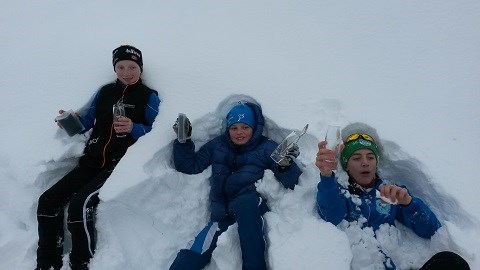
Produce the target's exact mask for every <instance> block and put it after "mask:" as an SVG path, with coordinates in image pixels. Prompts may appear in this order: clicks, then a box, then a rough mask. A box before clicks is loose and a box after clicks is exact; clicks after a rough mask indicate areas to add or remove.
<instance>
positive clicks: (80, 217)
mask: <svg viewBox="0 0 480 270" xmlns="http://www.w3.org/2000/svg"><path fill="white" fill-rule="evenodd" d="M115 165H116V164H112V165H109V166H105V167H104V168H91V167H86V166H77V167H76V168H74V169H73V170H72V171H70V172H69V173H68V174H67V175H65V176H64V177H63V178H62V179H60V181H58V182H57V183H56V184H55V185H53V186H52V187H51V188H50V189H48V190H47V191H45V192H44V193H43V194H42V195H41V196H40V198H39V200H38V208H37V220H38V238H39V239H38V249H37V266H38V267H45V268H47V267H50V266H53V267H55V268H60V267H61V266H62V264H63V263H62V255H63V238H64V229H63V228H64V212H65V207H66V206H67V205H68V216H67V227H68V230H69V232H70V234H71V237H72V250H71V252H70V263H71V264H73V265H75V264H82V263H86V262H88V261H89V260H90V258H92V257H93V253H94V250H95V227H94V216H95V209H96V206H97V205H98V203H99V198H98V192H99V189H100V188H101V187H102V186H103V184H104V183H105V181H106V180H107V178H108V177H109V176H110V174H111V173H112V171H113V169H114V167H115Z"/></svg>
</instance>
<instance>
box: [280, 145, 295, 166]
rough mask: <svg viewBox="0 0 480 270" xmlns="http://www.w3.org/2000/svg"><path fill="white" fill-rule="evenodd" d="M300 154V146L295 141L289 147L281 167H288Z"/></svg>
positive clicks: (281, 161)
mask: <svg viewBox="0 0 480 270" xmlns="http://www.w3.org/2000/svg"><path fill="white" fill-rule="evenodd" d="M299 155H300V149H299V148H298V145H297V144H296V143H294V144H292V145H291V146H290V147H289V148H288V149H287V152H286V154H285V157H284V158H283V159H282V160H280V162H279V163H278V165H279V166H281V167H288V166H290V165H292V162H294V161H295V159H296V158H297V157H298V156H299Z"/></svg>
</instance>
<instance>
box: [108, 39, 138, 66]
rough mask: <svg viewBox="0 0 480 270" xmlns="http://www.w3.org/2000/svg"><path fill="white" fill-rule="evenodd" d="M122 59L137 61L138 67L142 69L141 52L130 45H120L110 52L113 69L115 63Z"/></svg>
mask: <svg viewBox="0 0 480 270" xmlns="http://www.w3.org/2000/svg"><path fill="white" fill-rule="evenodd" d="M122 60H131V61H134V62H135V63H137V64H138V65H139V66H140V69H141V70H142V71H143V60H142V52H141V51H140V50H139V49H137V48H135V47H133V46H130V45H122V46H120V47H118V48H116V49H115V50H113V52H112V63H113V69H115V65H116V64H117V63H118V61H122Z"/></svg>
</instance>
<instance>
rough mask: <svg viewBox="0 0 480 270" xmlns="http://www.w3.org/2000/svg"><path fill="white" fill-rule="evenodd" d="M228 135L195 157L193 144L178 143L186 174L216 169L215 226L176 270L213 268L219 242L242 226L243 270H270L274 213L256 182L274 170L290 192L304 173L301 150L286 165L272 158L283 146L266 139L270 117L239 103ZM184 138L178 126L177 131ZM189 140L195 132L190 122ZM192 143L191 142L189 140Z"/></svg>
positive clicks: (180, 258) (180, 257)
mask: <svg viewBox="0 0 480 270" xmlns="http://www.w3.org/2000/svg"><path fill="white" fill-rule="evenodd" d="M226 121H227V129H226V130H225V133H224V134H222V135H220V136H218V137H216V138H214V139H212V140H211V141H209V142H208V143H206V144H205V145H203V146H202V147H201V148H200V149H199V150H198V151H197V152H195V145H194V143H193V142H192V140H190V139H189V138H188V139H187V140H186V142H185V143H180V142H179V141H178V140H175V142H174V144H173V157H174V163H175V168H176V169H177V170H178V171H179V172H183V173H186V174H198V173H201V172H202V171H203V170H205V169H206V168H207V167H208V166H210V165H211V166H212V176H211V179H210V183H211V190H210V203H211V216H210V222H209V223H208V224H207V225H206V226H205V228H204V229H203V230H202V231H201V232H200V233H199V234H198V235H197V236H196V237H195V239H194V240H193V241H191V242H190V244H189V246H188V247H187V248H186V249H182V250H180V252H179V253H178V254H177V257H176V258H175V260H174V262H173V263H172V265H171V267H170V269H202V268H203V267H204V266H205V265H207V264H208V263H209V262H210V259H211V257H212V252H213V250H214V249H215V247H216V245H217V244H216V242H217V239H218V237H219V236H220V235H221V234H222V233H223V232H225V231H226V230H227V228H228V227H229V226H230V225H232V224H234V223H235V222H236V223H237V224H238V234H239V238H240V247H241V250H242V261H243V269H266V262H265V255H264V254H265V240H264V221H263V217H262V216H263V214H264V213H265V212H266V211H268V207H267V204H266V201H265V199H264V198H262V197H261V196H260V194H259V193H258V192H257V191H256V187H255V182H257V181H258V180H259V179H262V178H263V175H264V171H265V170H266V169H270V170H272V171H273V173H274V175H275V177H276V178H277V179H278V180H279V181H280V182H281V183H282V184H283V186H284V187H286V188H289V189H293V188H294V187H295V185H296V184H297V183H298V178H299V176H300V174H301V173H302V172H301V170H300V168H299V167H298V166H297V165H296V164H295V162H294V159H295V158H296V157H297V156H298V154H299V151H298V147H297V146H296V145H295V147H294V148H292V149H291V150H290V152H289V158H287V159H286V160H285V163H281V164H280V165H278V164H276V163H275V162H274V161H273V160H272V159H271V158H270V154H271V153H272V152H273V151H274V150H275V148H276V147H277V146H278V144H277V143H276V142H274V141H272V140H270V139H269V138H267V137H265V136H263V135H262V133H263V127H264V121H265V120H264V117H263V115H262V111H261V108H260V106H259V105H257V104H253V103H249V102H239V103H238V104H237V105H235V106H233V108H232V109H231V110H230V111H229V113H228V114H227V118H226ZM174 130H175V131H176V132H178V123H176V124H175V125H174ZM186 130H188V131H189V132H188V133H189V135H190V134H191V126H190V123H189V121H188V120H187V127H186ZM188 137H190V136H188Z"/></svg>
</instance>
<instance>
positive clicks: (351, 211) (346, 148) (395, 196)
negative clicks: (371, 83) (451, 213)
mask: <svg viewBox="0 0 480 270" xmlns="http://www.w3.org/2000/svg"><path fill="white" fill-rule="evenodd" d="M344 130H345V129H344ZM377 141H378V138H375V139H374V136H373V135H371V134H367V133H365V132H352V130H350V133H348V134H343V142H344V143H343V145H342V146H339V147H341V153H340V163H341V166H342V168H343V169H344V170H345V171H346V172H347V174H348V176H349V179H348V189H346V188H344V187H343V186H341V185H340V184H339V183H338V182H337V181H336V178H335V173H334V172H333V171H334V170H335V169H336V167H337V160H336V152H335V151H333V150H330V149H327V148H326V145H327V142H326V141H322V142H320V143H319V144H318V148H319V151H318V154H317V157H316V163H315V164H316V165H317V167H318V168H319V169H320V182H319V183H318V186H317V188H318V193H317V204H318V214H319V215H320V217H321V218H322V219H324V220H326V221H328V222H331V223H333V224H334V225H338V224H339V223H340V222H341V221H342V220H344V219H345V220H347V221H349V222H351V221H357V220H359V218H361V217H363V218H364V220H366V221H365V223H363V226H365V227H372V229H373V230H374V231H376V230H377V229H378V228H379V227H380V225H381V224H384V223H387V224H390V225H393V226H394V225H395V220H397V221H399V222H400V223H402V224H403V225H405V226H406V227H408V228H410V229H412V230H413V231H414V232H415V234H417V235H418V236H420V237H422V238H430V237H432V236H433V235H434V234H435V232H436V231H437V230H438V229H439V228H440V227H441V224H440V222H439V220H438V219H437V217H436V216H435V214H434V213H433V212H432V211H431V210H430V208H429V207H428V206H427V205H426V204H425V203H424V202H423V201H422V200H421V199H420V198H417V197H415V196H412V195H411V194H410V192H409V191H408V189H406V188H405V187H403V186H397V185H395V184H390V183H386V182H384V181H383V180H382V179H381V178H380V177H379V175H378V174H377V165H378V160H379V156H380V151H379V148H378V146H377ZM439 258H440V259H439ZM451 262H453V263H459V264H458V265H455V266H456V267H458V266H464V267H465V264H466V262H465V261H464V260H463V259H462V258H461V257H459V256H458V255H456V254H455V253H452V252H444V253H439V254H437V255H436V256H434V257H433V258H432V259H431V260H430V261H429V262H428V263H427V264H426V266H424V267H425V268H422V269H438V268H435V267H436V266H435V265H437V266H438V265H440V266H442V265H443V266H445V265H446V264H448V263H451ZM427 265H428V268H427ZM384 266H385V268H386V269H396V267H395V264H394V263H393V262H392V261H391V259H390V258H388V257H387V258H386V260H385V262H384ZM466 267H468V264H467V265H466ZM456 269H468V268H456Z"/></svg>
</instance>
